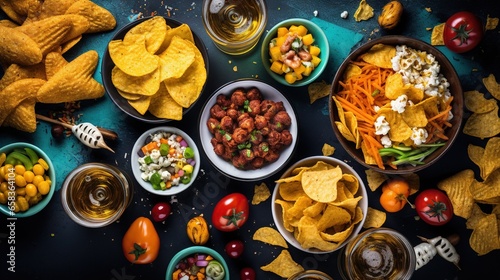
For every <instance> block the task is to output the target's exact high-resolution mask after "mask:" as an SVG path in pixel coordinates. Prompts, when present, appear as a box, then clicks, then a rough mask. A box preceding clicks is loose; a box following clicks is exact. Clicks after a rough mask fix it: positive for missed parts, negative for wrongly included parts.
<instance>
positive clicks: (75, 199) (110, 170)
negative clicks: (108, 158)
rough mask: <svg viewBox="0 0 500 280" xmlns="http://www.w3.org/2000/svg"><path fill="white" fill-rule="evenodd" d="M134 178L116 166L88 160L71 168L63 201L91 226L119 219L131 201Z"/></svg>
mask: <svg viewBox="0 0 500 280" xmlns="http://www.w3.org/2000/svg"><path fill="white" fill-rule="evenodd" d="M131 182H132V181H131V180H130V178H129V177H128V176H127V175H126V174H125V173H123V172H122V171H121V170H120V169H118V168H117V167H114V166H112V165H109V164H103V163H86V164H83V165H80V166H79V167H77V168H75V169H74V170H73V171H71V172H70V173H69V174H68V176H67V177H66V179H65V180H64V182H63V185H62V188H61V201H62V204H63V208H64V210H65V211H66V213H67V214H68V216H69V217H70V218H71V219H72V220H73V221H75V222H76V223H78V224H80V225H82V226H85V227H90V228H97V227H103V226H106V225H109V224H111V223H112V222H114V221H116V220H118V219H119V218H120V217H121V215H122V214H123V212H124V211H125V209H126V208H127V207H128V205H129V204H130V202H131V201H132V196H133V193H134V190H133V185H132V183H131Z"/></svg>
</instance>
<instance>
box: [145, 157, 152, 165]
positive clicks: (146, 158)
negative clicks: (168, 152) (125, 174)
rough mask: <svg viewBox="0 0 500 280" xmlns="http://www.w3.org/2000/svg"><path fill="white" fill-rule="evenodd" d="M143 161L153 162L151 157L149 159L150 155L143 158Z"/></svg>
mask: <svg viewBox="0 0 500 280" xmlns="http://www.w3.org/2000/svg"><path fill="white" fill-rule="evenodd" d="M144 162H145V163H146V164H150V163H152V162H153V159H151V157H150V156H146V157H145V158H144Z"/></svg>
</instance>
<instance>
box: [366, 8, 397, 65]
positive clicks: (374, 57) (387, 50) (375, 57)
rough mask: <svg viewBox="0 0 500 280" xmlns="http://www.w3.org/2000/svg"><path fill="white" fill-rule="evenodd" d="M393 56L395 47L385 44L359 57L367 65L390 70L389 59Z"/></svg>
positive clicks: (375, 46)
mask: <svg viewBox="0 0 500 280" xmlns="http://www.w3.org/2000/svg"><path fill="white" fill-rule="evenodd" d="M362 1H364V0H362ZM395 55H396V47H394V46H391V45H385V44H376V45H374V46H373V47H371V48H370V49H369V50H368V51H367V52H366V53H364V54H363V55H361V59H362V60H363V61H365V62H367V63H370V64H373V65H375V66H378V67H381V68H389V69H392V62H391V59H392V58H393V57H394V56H395Z"/></svg>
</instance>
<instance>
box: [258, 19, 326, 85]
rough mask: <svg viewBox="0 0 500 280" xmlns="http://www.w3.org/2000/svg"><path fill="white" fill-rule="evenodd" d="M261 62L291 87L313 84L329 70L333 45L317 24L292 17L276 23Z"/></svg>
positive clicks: (269, 34) (271, 73)
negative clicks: (328, 64) (327, 67)
mask: <svg viewBox="0 0 500 280" xmlns="http://www.w3.org/2000/svg"><path fill="white" fill-rule="evenodd" d="M260 55H261V59H262V64H263V66H264V68H265V69H266V71H267V73H269V75H270V76H271V77H272V78H273V79H275V80H276V81H278V82H279V83H281V84H283V85H287V86H294V87H300V86H305V85H308V84H310V83H312V82H313V81H314V80H316V79H317V78H318V77H319V76H320V75H321V74H322V73H323V71H324V70H325V68H326V64H327V62H328V57H329V55H330V46H329V44H328V39H327V37H326V35H325V33H324V32H323V30H322V29H321V28H320V27H319V26H318V25H316V24H315V23H314V22H312V21H310V20H307V19H303V18H292V19H287V20H284V21H282V22H280V23H278V24H276V25H275V26H274V27H273V28H271V29H270V30H269V32H268V33H267V34H266V36H265V37H264V40H263V42H262V48H261V52H260Z"/></svg>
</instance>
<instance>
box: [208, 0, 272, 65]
mask: <svg viewBox="0 0 500 280" xmlns="http://www.w3.org/2000/svg"><path fill="white" fill-rule="evenodd" d="M202 15H203V24H204V26H205V30H206V32H207V34H208V35H209V36H210V38H211V39H212V40H213V42H214V44H215V46H217V48H219V49H220V50H221V51H223V52H225V53H227V54H230V55H241V54H245V53H247V52H249V51H251V50H252V49H253V48H254V47H255V46H256V45H257V43H258V42H259V39H260V37H261V35H262V33H263V32H264V29H265V27H266V24H267V6H266V3H265V1H264V0H203V9H202Z"/></svg>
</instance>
